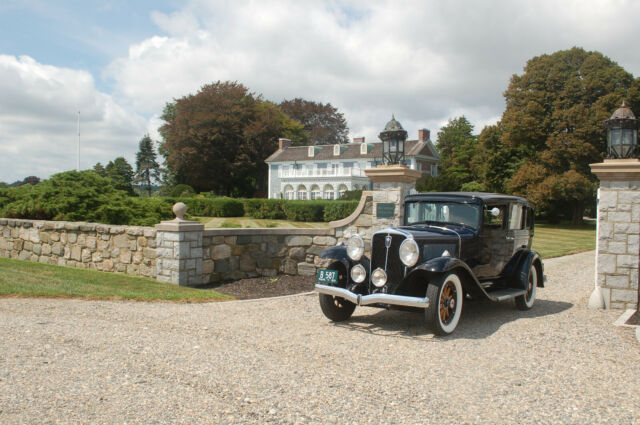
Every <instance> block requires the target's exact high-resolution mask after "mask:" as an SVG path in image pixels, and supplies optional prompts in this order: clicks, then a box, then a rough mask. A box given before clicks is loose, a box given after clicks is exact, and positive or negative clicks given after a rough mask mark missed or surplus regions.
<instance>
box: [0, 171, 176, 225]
mask: <svg viewBox="0 0 640 425" xmlns="http://www.w3.org/2000/svg"><path fill="white" fill-rule="evenodd" d="M171 205H172V204H170V203H166V202H164V201H162V200H158V199H153V198H147V199H145V200H144V201H143V200H139V199H137V198H131V197H128V196H127V194H126V193H125V192H123V191H120V190H117V189H115V188H114V186H113V184H112V182H111V180H110V179H108V178H105V177H100V176H99V175H98V174H97V173H95V172H94V171H80V172H78V171H67V172H64V173H59V174H55V175H53V176H51V178H49V179H48V180H44V181H43V182H41V183H40V184H38V185H35V186H32V185H24V186H21V187H17V188H7V189H0V216H2V217H10V218H27V219H34V220H63V221H88V222H97V223H107V224H141V225H142V224H144V225H153V224H155V223H158V222H159V221H160V220H162V219H168V218H171V217H172V214H171Z"/></svg>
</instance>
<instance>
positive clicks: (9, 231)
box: [0, 218, 156, 277]
mask: <svg viewBox="0 0 640 425" xmlns="http://www.w3.org/2000/svg"><path fill="white" fill-rule="evenodd" d="M155 248H156V230H155V229H154V228H151V227H134V226H112V225H106V224H96V223H81V222H74V223H72V222H64V221H38V220H23V219H7V218H2V219H0V257H6V258H16V259H20V260H29V261H35V262H39V263H45V264H55V265H59V266H69V267H77V268H82V269H92V270H102V271H107V272H121V273H127V274H131V275H137V276H148V277H155V276H156V249H155Z"/></svg>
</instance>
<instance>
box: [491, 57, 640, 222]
mask: <svg viewBox="0 0 640 425" xmlns="http://www.w3.org/2000/svg"><path fill="white" fill-rule="evenodd" d="M639 89H640V81H639V80H637V79H635V80H634V78H633V76H632V75H631V74H629V73H628V72H626V71H625V70H624V69H623V68H622V67H620V66H619V65H618V64H616V63H615V62H613V61H612V60H610V59H609V58H607V57H605V56H603V55H602V54H600V53H598V52H587V51H585V50H583V49H581V48H577V47H574V48H573V49H570V50H563V51H558V52H555V53H553V54H551V55H542V56H537V57H534V58H533V59H530V60H529V61H528V62H527V64H526V66H525V68H524V73H523V74H522V75H514V76H513V77H512V78H511V82H510V84H509V87H508V89H507V91H506V92H505V99H506V104H507V107H506V109H505V111H504V114H503V116H502V121H501V123H500V127H501V136H500V142H501V143H502V147H501V148H500V149H498V151H501V153H502V154H504V153H505V151H508V150H511V151H512V152H513V151H515V152H517V153H518V156H519V157H520V158H522V161H523V164H522V165H521V166H520V167H519V168H518V169H517V170H515V171H514V172H513V174H512V176H511V177H510V178H509V180H508V181H507V183H506V188H507V189H508V190H510V191H512V192H514V193H516V194H520V195H524V196H527V197H528V198H531V199H532V200H533V201H535V202H536V204H538V206H540V207H543V208H545V209H546V210H547V211H548V212H550V213H552V214H553V213H559V212H560V211H566V210H569V211H571V217H572V221H573V222H574V223H579V222H581V221H582V215H583V213H584V209H585V206H587V205H589V204H592V203H593V202H594V200H595V189H596V187H597V184H596V179H595V177H594V176H593V175H592V174H591V172H590V168H589V164H590V163H594V162H599V161H600V160H602V158H603V155H604V152H605V147H606V140H605V129H604V126H603V121H604V120H606V119H607V118H608V117H609V116H610V115H611V113H612V112H613V111H614V110H615V109H616V108H617V107H618V106H619V105H620V103H621V101H622V99H623V98H624V99H627V102H628V103H630V104H631V107H632V108H634V107H635V108H636V110H638V106H640V90H639ZM508 166H509V165H508V164H504V165H503V167H502V172H503V171H504V169H505V168H507V167H508ZM497 174H500V172H499V173H497Z"/></svg>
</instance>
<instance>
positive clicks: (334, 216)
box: [323, 201, 359, 221]
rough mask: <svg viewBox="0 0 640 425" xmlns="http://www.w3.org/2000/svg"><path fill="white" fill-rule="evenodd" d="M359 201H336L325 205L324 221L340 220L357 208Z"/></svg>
mask: <svg viewBox="0 0 640 425" xmlns="http://www.w3.org/2000/svg"><path fill="white" fill-rule="evenodd" d="M358 203H359V201H334V202H331V203H330V204H327V205H326V206H325V207H324V216H323V219H324V221H335V220H340V219H343V218H345V217H348V216H349V215H351V213H352V212H354V211H355V210H356V207H357V206H358Z"/></svg>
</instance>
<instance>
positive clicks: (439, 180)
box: [418, 115, 483, 191]
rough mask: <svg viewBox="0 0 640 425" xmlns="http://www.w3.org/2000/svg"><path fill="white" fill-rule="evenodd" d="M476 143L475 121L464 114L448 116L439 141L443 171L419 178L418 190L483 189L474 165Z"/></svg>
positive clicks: (439, 133) (441, 169)
mask: <svg viewBox="0 0 640 425" xmlns="http://www.w3.org/2000/svg"><path fill="white" fill-rule="evenodd" d="M477 144H478V142H477V137H476V136H474V135H473V125H471V123H470V122H469V120H468V119H467V118H466V117H465V116H464V115H463V116H461V117H458V118H454V119H451V120H449V122H448V123H447V125H445V126H444V127H442V128H441V129H440V131H439V132H438V138H437V141H436V146H437V148H438V152H440V164H439V168H440V175H439V176H438V177H436V178H432V177H425V178H424V179H423V180H422V181H420V182H419V184H418V190H422V191H457V190H483V185H482V184H481V183H480V182H478V181H477V178H478V176H477V172H476V170H475V169H474V167H473V161H474V158H475V157H476V155H477Z"/></svg>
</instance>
